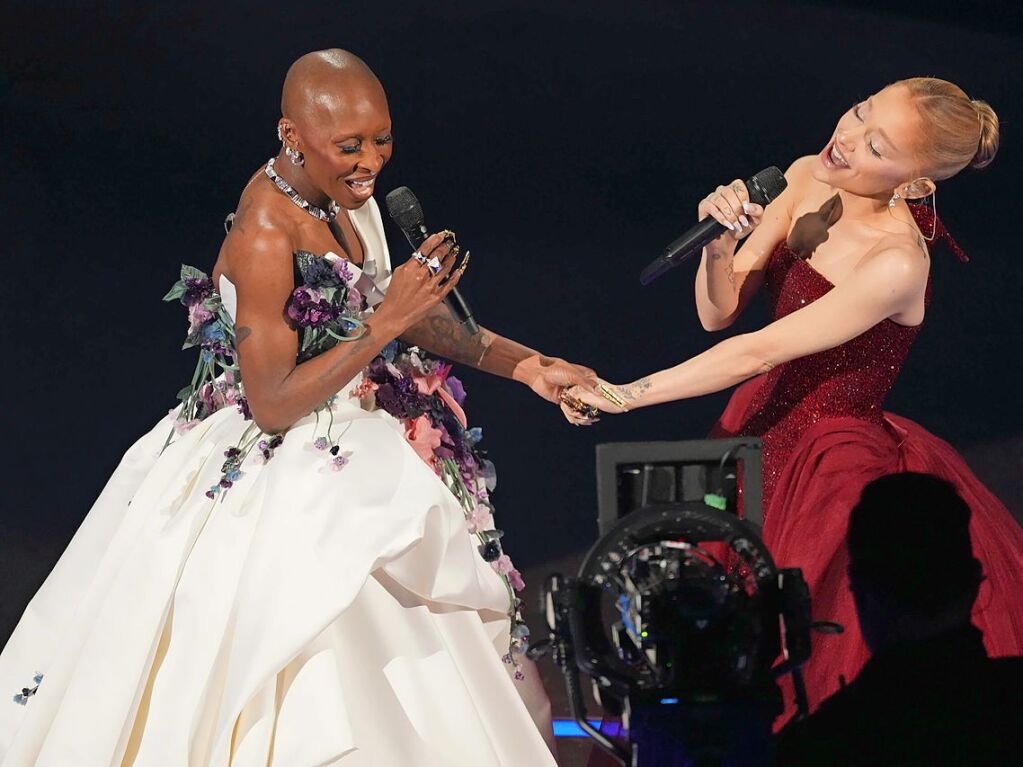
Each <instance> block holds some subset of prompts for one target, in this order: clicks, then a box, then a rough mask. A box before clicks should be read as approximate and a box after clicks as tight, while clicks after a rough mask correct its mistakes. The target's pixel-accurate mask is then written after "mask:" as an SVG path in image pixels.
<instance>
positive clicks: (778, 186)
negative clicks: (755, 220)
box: [639, 166, 788, 285]
mask: <svg viewBox="0 0 1023 767" xmlns="http://www.w3.org/2000/svg"><path fill="white" fill-rule="evenodd" d="M786 186H788V182H787V181H785V176H784V174H783V173H782V172H781V171H780V170H778V168H776V167H774V166H771V167H770V168H764V170H762V171H760V172H759V173H758V174H757V175H755V176H753V177H752V178H750V179H747V181H746V189H747V190H749V198H750V202H754V203H756V204H757V205H763V206H764V207H766V206H767V205H768V204H770V203H771V202H772V201H773V200H774V199H775V198H777V197H778V195H779V194H781V193H782V192H783V191H784V190H785V187H786ZM724 231H725V227H724V226H723V225H722V224H720V223H719V222H718V221H717V220H715V219H714V218H712V217H711V216H707V217H706V218H704V219H703V220H702V221H700V223H698V224H697V225H696V226H694V227H693V228H692V229H690V230H689V231H688V232H686V233H685V234H683V235H682V236H681V237H679V238H678V239H677V240H675V241H674V242H672V243H671V244H670V245H668V247H666V248H665V249H664V253H662V254H661V255H660V256H659V257H658V258H656V259H655V260H653V261H651V262H650V264H649V265H648V266H647V268H646V269H644V270H643V272H642V274H640V275H639V281H640V282H641V283H642V284H643V285H649V284H650V283H651V282H653V281H654V280H656V279H657V278H658V277H660V276H661V275H662V274H664V273H665V272H666V271H668V270H669V269H671V268H672V267H675V266H678V265H679V264H681V263H682V262H683V261H686V260H688V259H689V258H692V256H694V255H695V254H697V253H700V252H702V251H703V246H704V245H706V244H707V243H708V242H711V241H713V240H716V239H717V238H718V237H720V236H721V233H722V232H724Z"/></svg>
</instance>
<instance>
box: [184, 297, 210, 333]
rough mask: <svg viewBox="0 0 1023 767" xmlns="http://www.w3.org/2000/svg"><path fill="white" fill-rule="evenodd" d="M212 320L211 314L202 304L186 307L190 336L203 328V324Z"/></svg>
mask: <svg viewBox="0 0 1023 767" xmlns="http://www.w3.org/2000/svg"><path fill="white" fill-rule="evenodd" d="M212 319H213V312H211V311H210V310H209V309H207V308H206V307H205V306H203V305H202V303H194V304H192V305H191V306H189V307H188V333H189V335H191V334H192V333H195V332H196V331H198V330H199V328H201V327H202V326H203V324H204V323H206V322H209V321H210V320H212Z"/></svg>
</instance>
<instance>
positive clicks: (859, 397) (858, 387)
mask: <svg viewBox="0 0 1023 767" xmlns="http://www.w3.org/2000/svg"><path fill="white" fill-rule="evenodd" d="M913 207H914V208H916V206H913ZM913 212H914V216H916V218H917V223H918V224H919V225H920V227H921V230H922V231H930V230H931V227H932V223H933V218H932V217H930V212H929V211H928V210H926V209H919V208H917V209H914V211H913ZM937 228H938V232H939V235H940V236H941V237H942V238H943V239H945V240H946V241H948V242H949V244H950V246H952V248H953V250H954V251H955V252H956V254H957V255H959V256H960V258H963V259H964V260H965V257H964V256H962V252H961V250H959V248H958V246H957V245H955V243H954V241H953V240H952V239H951V237H949V236H948V234H947V232H946V231H945V230H944V227H943V226H941V223H940V221H938V223H937ZM765 285H766V287H767V290H768V294H769V297H770V303H771V308H772V313H773V317H774V319H779V318H781V317H784V316H785V315H787V314H790V313H792V312H794V311H797V310H799V309H800V308H802V307H803V306H805V305H806V304H809V303H812V302H813V301H815V300H817V299H818V298H820V297H821V296H823V295H824V294H826V293H827V292H828V291H830V290H832V289H833V288H834V286H833V285H832V284H831V283H830V282H829V281H828V280H827V279H826V278H825V277H824V276H823V275H822V274H820V273H819V272H817V271H816V270H815V269H814V268H813V267H812V266H810V264H809V263H807V262H806V261H804V260H803V259H801V258H799V257H798V256H797V255H796V254H795V253H794V252H793V251H792V250H791V249H790V248H789V247H788V245H787V243H785V242H782V243H780V244H779V245H778V247H777V249H776V250H775V251H774V253H773V255H772V257H771V260H770V262H769V263H768V265H767V269H766V273H765ZM929 293H930V291H928V297H929ZM918 332H919V327H907V326H904V325H899V324H897V323H895V322H893V321H891V320H884V321H883V322H881V323H879V324H877V325H875V326H874V327H872V328H870V329H869V330H867V331H866V332H865V333H863V334H862V335H860V336H858V337H857V338H854V339H852V340H851V341H848V342H846V343H844V344H842V345H841V346H838V347H835V348H833V349H828V350H826V351H823V352H820V353H817V354H812V355H810V356H807V357H803V358H800V359H796V360H792V361H791V362H788V363H786V364H784V365H780V366H778V367H776V368H775V369H774V370H772V371H771V372H770V373H767V374H765V375H762V376H759V377H757V378H754V379H752V380H750V381H747V382H746V383H745V384H743V385H742V386H740V387H739V388H738V389H737V390H736V391H735V393H734V394H733V396H732V399H731V401H730V402H729V404H728V407H727V408H726V409H725V412H724V414H723V415H722V416H721V419H720V420H719V421H718V423H717V425H716V426H715V428H714V431H713V436H716V437H727V436H735V435H745V436H759V437H761V438H762V439H763V444H764V454H763V458H764V512H765V515H764V516H765V521H764V539H765V542H766V543H767V545H768V547H769V548H770V550H771V552H772V554H773V556H774V558H775V561H776V562H777V564H778V566H779V567H799V568H801V569H802V571H803V574H804V576H805V577H806V579H807V582H808V583H809V585H810V592H811V595H812V598H813V616H814V619H816V620H829V621H836V622H838V623H841V624H842V625H843V626H845V632H844V633H843V634H841V635H826V634H820V633H817V634H815V636H814V639H813V643H814V646H813V657H812V658H811V660H810V662H809V663H808V664H807V666H806V668H805V669H804V673H805V679H806V685H807V692H808V695H809V699H810V704H811V707H813V708H815V707H816V706H817V704H819V703H820V702H821V701H822V700H823V699H824V698H826V697H828V696H829V695H832V694H833V693H834V692H836V691H837V690H838V689H839V685H840V677H844V678H845V680H847V681H852V679H853V678H855V676H856V675H857V673H858V672H859V670H860V668H861V667H862V665H863V664H864V662H865V661H866V660H867V658H868V657H869V651H868V650H867V647H866V645H865V643H864V640H863V637H862V635H861V634H860V630H859V626H858V622H857V619H856V612H855V608H854V605H853V600H852V594H851V593H850V591H849V588H848V581H847V576H846V566H847V554H846V550H845V544H844V541H845V534H846V527H847V523H848V516H849V512H850V510H851V509H852V507H853V506H854V505H855V503H856V502H857V501H858V500H859V495H860V492H861V491H862V489H863V486H864V485H866V484H867V483H868V482H870V481H871V480H873V479H876V478H877V477H881V476H884V475H886V474H890V473H893V472H897V471H919V472H926V473H930V474H935V475H937V476H939V477H942V478H944V479H946V480H948V481H950V482H952V483H953V484H954V485H955V486H956V488H957V489H958V490H959V492H960V494H961V495H962V496H963V497H964V498H965V499H966V501H967V502H968V503H969V504H970V507H971V508H972V510H973V516H972V521H971V527H970V531H971V535H972V538H973V545H974V552H975V555H976V557H977V558H978V559H979V560H980V561H981V563H982V564H983V567H984V574H985V576H986V580H985V582H984V584H983V586H982V588H981V592H980V596H979V598H978V599H977V602H976V605H975V607H974V613H973V623H974V625H976V626H977V627H978V628H980V629H981V630H982V631H983V633H984V643H985V645H986V647H987V650H988V653H989V654H990V655H992V656H1000V655H1023V531H1021V529H1020V527H1019V525H1018V524H1017V523H1016V521H1015V520H1014V519H1013V517H1012V515H1011V514H1010V513H1009V511H1008V510H1007V509H1006V508H1005V506H1004V505H1003V504H1002V503H1001V502H1000V501H999V500H998V499H997V498H996V497H995V496H994V495H993V494H992V493H991V492H990V491H989V490H988V489H987V488H986V487H984V485H983V484H982V483H981V482H980V480H978V479H977V477H976V476H974V474H973V473H972V472H971V471H970V469H969V467H968V466H967V465H966V463H965V461H963V459H962V458H961V457H960V456H959V454H958V453H956V451H955V450H954V449H953V448H952V447H951V446H950V445H949V444H948V443H946V442H944V441H943V440H941V439H938V438H937V437H935V436H934V435H932V434H930V433H929V432H928V431H926V430H925V429H923V428H922V427H920V426H919V425H918V424H916V423H914V422H912V421H910V420H907V419H905V418H901V417H899V416H897V415H894V414H892V413H888V412H885V411H884V410H883V407H882V406H883V403H884V400H885V397H886V396H887V395H888V392H889V391H890V390H891V388H892V386H893V384H894V383H895V379H896V377H897V376H898V374H899V371H900V369H901V368H902V363H903V362H904V361H905V359H906V356H907V354H908V353H909V349H910V347H911V346H912V344H913V341H914V340H915V339H916V336H917V334H918ZM906 545H912V541H907V542H906ZM935 578H940V573H935ZM786 698H787V702H788V706H787V710H786V713H785V717H784V718H785V719H788V717H789V716H790V715H791V714H792V712H793V706H792V702H791V696H790V695H789V694H788V692H787V693H786Z"/></svg>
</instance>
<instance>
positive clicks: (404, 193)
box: [386, 186, 480, 336]
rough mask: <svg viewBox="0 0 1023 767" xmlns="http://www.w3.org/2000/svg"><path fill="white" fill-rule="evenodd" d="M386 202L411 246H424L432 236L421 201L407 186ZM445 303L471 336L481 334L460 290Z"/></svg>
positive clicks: (416, 247)
mask: <svg viewBox="0 0 1023 767" xmlns="http://www.w3.org/2000/svg"><path fill="white" fill-rule="evenodd" d="M386 201H387V212H388V213H389V214H390V216H391V220H392V221H394V223H396V224H397V225H398V226H399V227H400V228H401V231H402V232H404V233H405V238H406V239H407V240H408V241H409V244H410V245H411V246H412V247H413V248H415V249H416V250H418V249H419V246H420V245H422V244H423V240H425V239H426V238H427V237H428V236H429V235H430V233H429V232H428V231H426V225H425V224H424V223H423V206H422V205H420V204H419V200H417V199H416V196H415V195H414V194H412V190H411V189H409V188H408V187H407V186H399V187H398V188H397V189H394V190H392V191H390V192H388V193H387V197H386ZM444 303H445V304H446V305H447V307H448V310H449V311H450V312H451V316H453V317H454V318H455V320H456V321H457V322H458V324H459V325H461V326H462V327H463V328H465V331H466V332H467V333H468V334H469V335H471V336H474V335H476V334H477V333H479V332H480V326H479V325H477V324H476V320H475V319H474V318H473V316H472V309H470V308H469V304H467V303H466V302H465V299H464V298H462V294H461V293H459V292H458V288H454V289H452V291H451V292H450V293H448V295H447V297H446V298H445V299H444Z"/></svg>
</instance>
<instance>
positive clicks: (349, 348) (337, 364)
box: [320, 327, 371, 381]
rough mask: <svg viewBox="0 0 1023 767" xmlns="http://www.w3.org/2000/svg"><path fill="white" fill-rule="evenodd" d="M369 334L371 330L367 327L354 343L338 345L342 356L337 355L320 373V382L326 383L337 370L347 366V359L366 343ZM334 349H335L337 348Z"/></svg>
mask: <svg viewBox="0 0 1023 767" xmlns="http://www.w3.org/2000/svg"><path fill="white" fill-rule="evenodd" d="M370 333H371V330H370V329H369V328H368V327H367V328H366V332H365V333H363V334H362V336H360V337H359V338H358V339H356V340H355V341H348V342H346V343H343V344H338V346H340V347H341V350H342V351H343V352H344V354H338V355H337V359H335V360H334V361H333V362H332V363H331V364H330V366H329V367H328V368H327V369H326V370H324V371H323V372H322V373H320V380H321V381H327V380H329V379H331V378H333V377H334V374H335V373H336V372H337V371H338V369H339V368H341V367H342V366H344V365H347V364H348V360H349V358H350V357H351V356H352V355H353V354H354V353H355V352H356V351H357V350H358V348H359V346H361V345H362V344H363V343H364V342H365V341H366V339H367V338H369V336H370ZM334 348H335V349H336V348H337V347H334Z"/></svg>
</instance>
